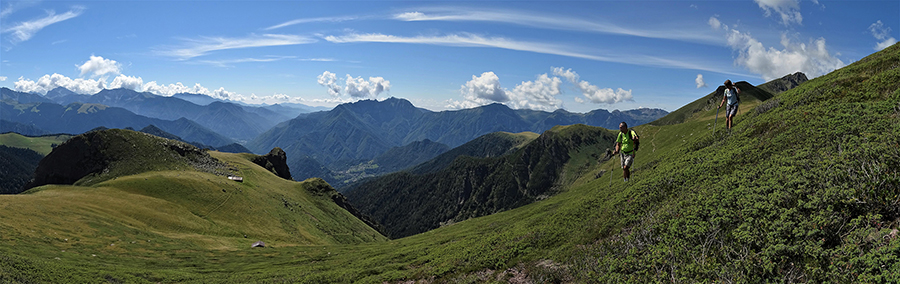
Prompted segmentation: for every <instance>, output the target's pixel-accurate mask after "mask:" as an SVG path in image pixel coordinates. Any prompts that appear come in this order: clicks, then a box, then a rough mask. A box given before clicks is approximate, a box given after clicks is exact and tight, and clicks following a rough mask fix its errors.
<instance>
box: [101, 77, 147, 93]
mask: <svg viewBox="0 0 900 284" xmlns="http://www.w3.org/2000/svg"><path fill="white" fill-rule="evenodd" d="M143 86H144V79H141V78H140V77H131V76H125V75H123V74H119V76H116V78H115V79H113V81H112V83H110V84H109V88H110V89H118V88H125V89H129V90H135V91H141V90H142V89H143Z"/></svg>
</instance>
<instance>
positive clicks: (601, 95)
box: [551, 67, 633, 104]
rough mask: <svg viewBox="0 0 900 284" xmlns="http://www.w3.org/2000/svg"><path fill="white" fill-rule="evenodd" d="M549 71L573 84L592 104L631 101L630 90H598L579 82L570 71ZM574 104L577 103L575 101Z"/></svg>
mask: <svg viewBox="0 0 900 284" xmlns="http://www.w3.org/2000/svg"><path fill="white" fill-rule="evenodd" d="M551 70H552V71H553V75H556V76H560V77H563V78H566V80H567V81H569V82H571V83H572V84H574V85H575V88H576V89H578V90H579V91H581V93H582V95H584V97H585V98H587V99H588V100H589V101H590V102H592V103H597V104H614V103H618V102H624V101H631V100H633V99H632V95H631V90H627V91H626V90H624V89H622V88H618V90H613V89H612V88H600V87H598V86H595V85H592V84H591V83H589V82H587V81H583V80H580V76H578V73H575V71H572V69H565V68H562V67H552V68H551ZM576 102H578V101H577V100H576ZM582 102H583V100H582Z"/></svg>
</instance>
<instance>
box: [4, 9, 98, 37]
mask: <svg viewBox="0 0 900 284" xmlns="http://www.w3.org/2000/svg"><path fill="white" fill-rule="evenodd" d="M6 11H7V10H4V11H3V13H6ZM82 12H84V7H81V6H75V7H72V10H69V11H68V12H65V13H62V14H59V15H57V14H56V13H55V12H54V11H47V16H46V17H43V18H40V19H36V20H32V21H29V22H22V23H18V24H15V25H12V27H9V28H5V29H3V30H2V33H4V34H5V33H12V37H11V38H10V39H9V41H10V42H12V43H13V44H17V43H20V42H23V41H27V40H29V39H31V37H33V36H34V35H35V34H36V33H37V32H39V31H41V30H42V29H44V28H46V27H47V26H49V25H52V24H55V23H59V22H62V21H65V20H68V19H71V18H75V17H78V16H80V15H81V13H82ZM9 13H12V12H9Z"/></svg>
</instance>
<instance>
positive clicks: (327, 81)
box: [316, 71, 341, 97]
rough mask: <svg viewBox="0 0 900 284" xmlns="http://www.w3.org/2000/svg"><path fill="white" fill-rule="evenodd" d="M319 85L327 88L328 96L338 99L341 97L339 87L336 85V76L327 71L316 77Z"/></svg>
mask: <svg viewBox="0 0 900 284" xmlns="http://www.w3.org/2000/svg"><path fill="white" fill-rule="evenodd" d="M316 79H317V82H318V83H319V85H322V86H325V87H326V88H328V94H329V95H331V96H332V97H340V96H341V86H340V85H338V83H337V75H336V74H334V73H331V72H328V71H325V72H323V73H322V75H319V76H318V77H316Z"/></svg>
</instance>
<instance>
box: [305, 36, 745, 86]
mask: <svg viewBox="0 0 900 284" xmlns="http://www.w3.org/2000/svg"><path fill="white" fill-rule="evenodd" d="M323 38H324V39H325V40H326V41H328V42H332V43H360V42H379V43H406V44H426V45H442V46H457V47H488V48H502V49H509V50H517V51H527V52H535V53H543V54H551V55H559V56H566V57H574V58H582V59H588V60H594V61H603V62H613V63H623V64H631V65H639V66H651V67H662V68H675V69H694V70H703V71H710V72H716V73H721V74H729V75H738V76H747V75H746V74H740V73H733V72H729V71H726V70H720V69H715V68H711V67H709V66H714V65H713V64H698V63H694V62H697V61H696V60H691V61H687V60H678V59H670V58H663V57H657V56H649V55H640V54H620V53H619V54H617V53H613V52H608V51H597V50H592V52H586V51H585V50H587V49H584V48H575V47H573V46H572V45H562V44H554V43H542V42H529V41H519V40H514V39H508V38H503V37H484V36H480V35H476V34H471V33H459V34H448V35H443V36H414V37H404V36H395V35H386V34H380V33H369V34H358V33H348V34H345V35H341V36H333V35H329V36H324V37H323Z"/></svg>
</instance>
